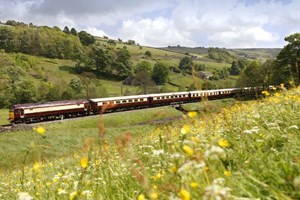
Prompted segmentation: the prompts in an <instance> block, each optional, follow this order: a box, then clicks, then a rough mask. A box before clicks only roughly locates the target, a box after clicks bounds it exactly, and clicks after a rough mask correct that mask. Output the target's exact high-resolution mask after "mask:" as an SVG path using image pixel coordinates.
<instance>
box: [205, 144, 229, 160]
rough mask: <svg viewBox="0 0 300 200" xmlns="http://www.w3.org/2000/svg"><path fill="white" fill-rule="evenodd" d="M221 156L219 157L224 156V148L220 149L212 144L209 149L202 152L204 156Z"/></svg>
mask: <svg viewBox="0 0 300 200" xmlns="http://www.w3.org/2000/svg"><path fill="white" fill-rule="evenodd" d="M219 155H220V156H221V157H225V156H226V155H225V151H224V149H222V148H221V147H218V146H212V147H211V148H210V149H209V150H207V151H205V153H204V157H206V158H208V157H210V156H211V157H215V156H219Z"/></svg>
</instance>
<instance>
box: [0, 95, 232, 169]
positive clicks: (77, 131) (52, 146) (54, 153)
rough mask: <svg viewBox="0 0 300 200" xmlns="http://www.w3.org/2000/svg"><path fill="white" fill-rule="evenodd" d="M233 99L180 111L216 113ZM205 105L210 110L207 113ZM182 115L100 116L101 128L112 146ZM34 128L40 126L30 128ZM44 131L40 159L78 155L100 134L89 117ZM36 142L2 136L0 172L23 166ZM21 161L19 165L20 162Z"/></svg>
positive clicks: (160, 111)
mask: <svg viewBox="0 0 300 200" xmlns="http://www.w3.org/2000/svg"><path fill="white" fill-rule="evenodd" d="M234 102H235V100H234V99H224V100H217V101H211V102H203V103H192V104H185V105H184V106H183V107H184V108H186V109H188V110H200V111H201V112H202V113H207V112H210V113H211V112H217V111H219V110H220V109H221V108H223V107H226V106H230V105H232V104H233V103H234ZM207 105H208V106H209V108H210V109H209V110H206V109H207V108H206V107H207ZM4 111H5V110H3V119H4V118H7V113H6V112H4ZM181 115H182V113H181V112H179V111H177V110H175V109H174V108H172V107H171V106H167V107H161V108H151V109H146V110H136V111H128V112H121V113H112V114H107V115H103V117H102V118H101V121H102V122H101V123H103V124H101V125H104V126H105V129H106V140H108V141H109V142H114V141H115V139H116V138H118V137H119V136H120V135H122V134H123V133H124V132H126V131H130V132H131V133H132V134H133V136H137V137H142V136H143V135H145V134H147V133H148V132H151V131H153V130H154V129H155V128H156V127H157V126H159V125H160V124H168V123H170V122H172V121H173V120H174V121H177V120H178V118H180V117H181ZM31 126H32V128H36V127H38V126H40V125H38V124H37V125H34V124H33V125H31ZM43 127H44V128H45V129H46V130H47V133H48V134H47V135H48V136H49V137H47V138H46V140H44V141H43V140H41V141H43V146H44V147H45V148H42V149H43V150H42V152H40V153H41V154H42V155H43V158H42V159H49V158H58V157H62V156H66V155H70V154H72V152H74V151H78V150H79V149H80V148H82V146H83V145H84V141H85V139H87V138H92V139H93V140H96V139H97V138H98V133H99V130H98V128H99V116H91V117H87V118H80V119H74V120H65V121H58V122H56V123H50V124H49V123H46V124H44V125H43ZM32 138H35V139H37V138H36V136H35V133H34V131H33V130H32V131H19V132H15V133H3V134H2V135H1V137H0V144H1V146H2V148H1V151H0V154H1V155H6V156H5V157H3V158H2V159H1V160H0V168H1V169H7V168H11V167H13V166H18V165H21V164H23V159H22V158H23V157H24V155H25V154H26V151H27V150H28V145H24V144H30V143H31V141H32ZM35 156H36V155H35V154H34V153H33V154H30V155H29V156H28V158H27V161H26V163H32V161H33V160H34V159H35V158H36V157H35ZM20 161H21V162H20Z"/></svg>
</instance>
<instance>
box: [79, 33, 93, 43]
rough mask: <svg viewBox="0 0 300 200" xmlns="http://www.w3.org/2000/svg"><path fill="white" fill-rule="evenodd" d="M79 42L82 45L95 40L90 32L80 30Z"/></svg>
mask: <svg viewBox="0 0 300 200" xmlns="http://www.w3.org/2000/svg"><path fill="white" fill-rule="evenodd" d="M78 36H79V39H80V42H81V44H82V45H84V46H88V45H91V44H94V43H95V42H96V39H95V37H94V36H92V35H91V34H89V33H87V32H86V31H80V32H79V33H78Z"/></svg>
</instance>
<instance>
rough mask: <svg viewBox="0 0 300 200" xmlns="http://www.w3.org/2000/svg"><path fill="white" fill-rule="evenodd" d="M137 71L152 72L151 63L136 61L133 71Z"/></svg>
mask: <svg viewBox="0 0 300 200" xmlns="http://www.w3.org/2000/svg"><path fill="white" fill-rule="evenodd" d="M139 71H147V72H148V73H150V74H151V72H152V67H151V63H150V62H148V61H141V62H139V63H137V65H136V67H135V70H134V73H138V72H139Z"/></svg>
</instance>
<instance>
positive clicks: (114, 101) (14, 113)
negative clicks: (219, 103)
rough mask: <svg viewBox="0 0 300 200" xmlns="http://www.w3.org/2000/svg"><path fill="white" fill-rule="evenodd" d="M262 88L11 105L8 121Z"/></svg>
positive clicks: (218, 96) (54, 117) (223, 95)
mask: <svg viewBox="0 0 300 200" xmlns="http://www.w3.org/2000/svg"><path fill="white" fill-rule="evenodd" d="M262 89H263V88H260V87H244V88H227V89H217V90H198V91H187V92H172V93H160V94H144V95H133V96H120V97H106V98H92V99H87V100H63V101H51V102H45V103H26V104H16V105H13V106H11V108H10V110H9V121H10V123H11V124H17V123H34V122H41V121H50V120H58V119H65V118H73V117H81V116H88V115H97V114H104V113H109V112H116V111H125V110H131V109H142V108H150V107H157V106H165V105H176V104H184V103H191V102H197V101H201V100H202V99H205V98H206V99H209V100H214V99H223V98H230V97H235V96H237V95H239V94H245V93H250V92H258V91H260V90H262Z"/></svg>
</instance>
